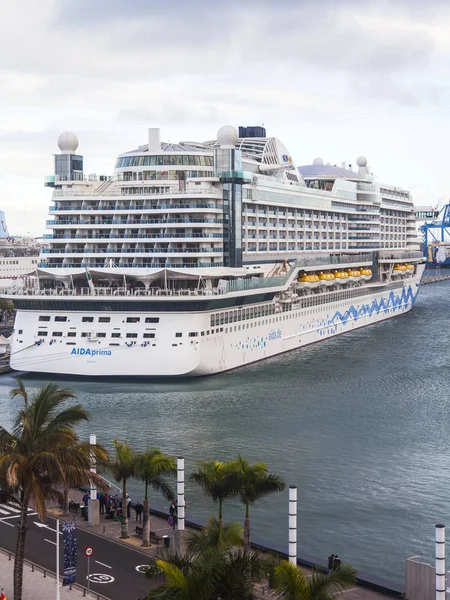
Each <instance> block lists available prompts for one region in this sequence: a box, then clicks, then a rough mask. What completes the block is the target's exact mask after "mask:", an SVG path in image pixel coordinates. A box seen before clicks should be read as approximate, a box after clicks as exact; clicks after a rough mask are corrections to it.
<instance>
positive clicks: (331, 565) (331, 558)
mask: <svg viewBox="0 0 450 600" xmlns="http://www.w3.org/2000/svg"><path fill="white" fill-rule="evenodd" d="M333 570H334V554H332V555H331V556H329V557H328V575H329V574H330V573H331V571H333Z"/></svg>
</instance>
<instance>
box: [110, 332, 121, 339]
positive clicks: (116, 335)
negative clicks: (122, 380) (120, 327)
mask: <svg viewBox="0 0 450 600" xmlns="http://www.w3.org/2000/svg"><path fill="white" fill-rule="evenodd" d="M111 337H112V338H120V333H112V334H111Z"/></svg>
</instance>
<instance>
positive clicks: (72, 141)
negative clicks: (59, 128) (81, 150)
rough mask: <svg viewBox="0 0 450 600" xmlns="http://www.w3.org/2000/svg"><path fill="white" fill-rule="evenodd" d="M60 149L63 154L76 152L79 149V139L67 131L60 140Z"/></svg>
mask: <svg viewBox="0 0 450 600" xmlns="http://www.w3.org/2000/svg"><path fill="white" fill-rule="evenodd" d="M58 147H59V149H60V150H61V152H75V151H76V149H77V148H78V138H77V136H76V135H75V134H74V133H72V132H71V131H65V132H64V133H62V134H61V135H60V136H59V138H58Z"/></svg>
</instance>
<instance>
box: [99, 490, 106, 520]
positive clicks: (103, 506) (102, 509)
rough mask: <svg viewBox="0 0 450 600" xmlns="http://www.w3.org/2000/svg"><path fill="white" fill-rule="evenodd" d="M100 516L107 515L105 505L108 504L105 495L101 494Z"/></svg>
mask: <svg viewBox="0 0 450 600" xmlns="http://www.w3.org/2000/svg"><path fill="white" fill-rule="evenodd" d="M99 501H100V514H101V515H104V514H105V504H106V500H105V495H104V494H100V498H99Z"/></svg>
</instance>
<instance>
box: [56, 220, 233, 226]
mask: <svg viewBox="0 0 450 600" xmlns="http://www.w3.org/2000/svg"><path fill="white" fill-rule="evenodd" d="M196 223H206V224H221V223H223V219H195V218H193V219H175V218H171V219H170V220H164V219H145V220H140V221H132V220H130V219H127V220H126V221H120V220H118V219H107V220H104V221H101V222H94V223H91V222H90V221H81V220H76V219H74V220H68V221H64V220H61V219H58V220H49V221H47V222H46V225H47V226H48V227H67V225H80V226H86V227H89V228H92V226H93V225H95V226H96V227H104V226H108V225H117V226H120V227H127V226H128V225H158V226H159V227H161V226H164V227H166V226H167V227H168V226H170V225H172V224H174V225H175V226H176V227H178V225H179V224H183V225H185V224H196Z"/></svg>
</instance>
